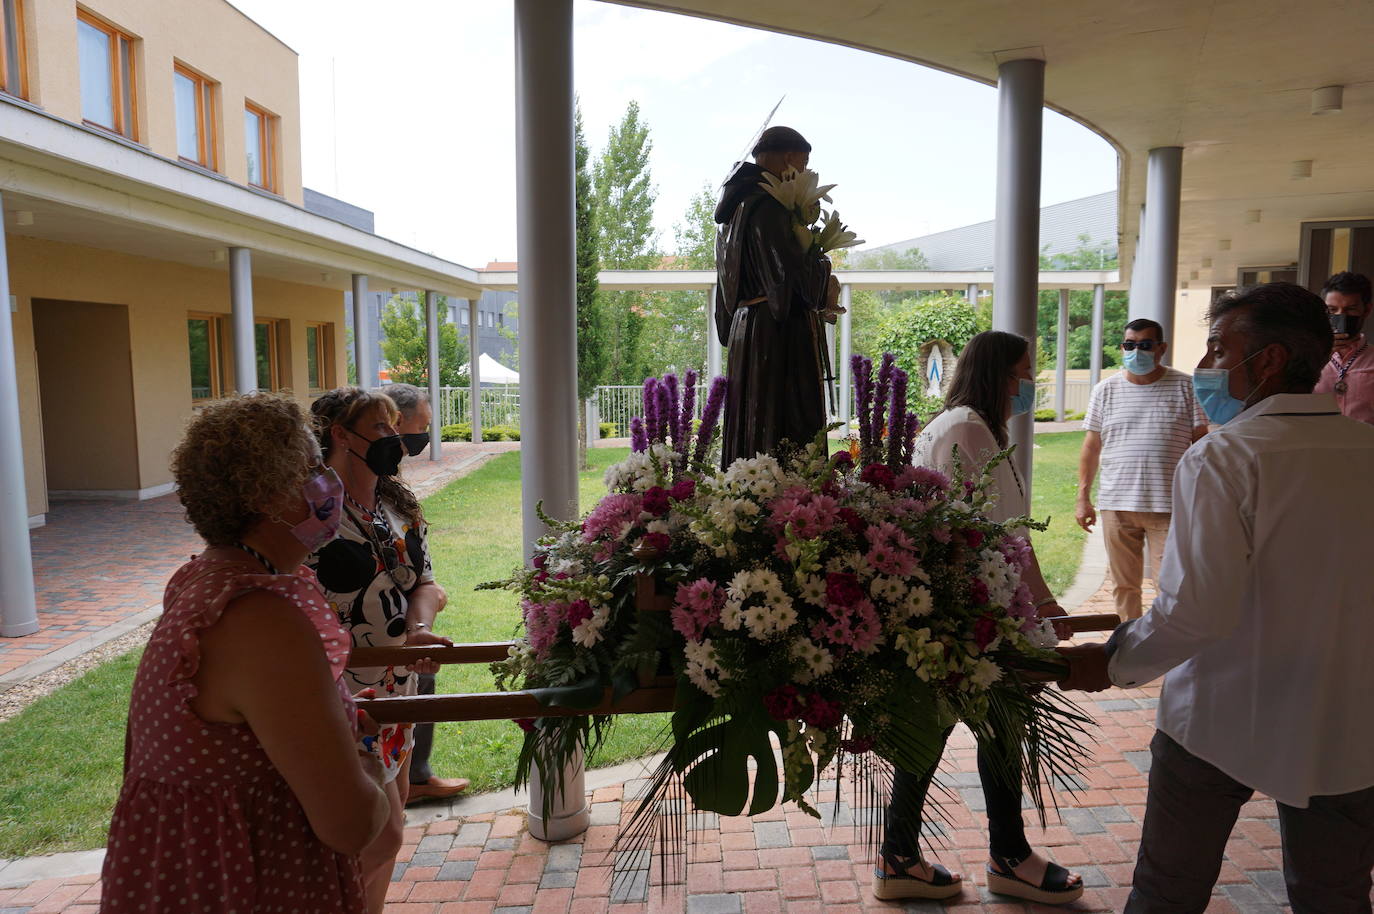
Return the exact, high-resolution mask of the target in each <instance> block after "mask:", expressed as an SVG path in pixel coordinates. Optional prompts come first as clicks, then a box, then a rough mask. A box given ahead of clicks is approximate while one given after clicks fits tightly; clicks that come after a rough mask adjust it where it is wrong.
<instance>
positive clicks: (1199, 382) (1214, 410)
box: [1193, 350, 1263, 425]
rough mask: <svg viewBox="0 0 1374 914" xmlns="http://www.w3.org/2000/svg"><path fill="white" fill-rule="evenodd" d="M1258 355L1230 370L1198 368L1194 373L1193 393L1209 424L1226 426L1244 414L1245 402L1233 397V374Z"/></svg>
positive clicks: (1249, 357) (1248, 358) (1252, 391)
mask: <svg viewBox="0 0 1374 914" xmlns="http://www.w3.org/2000/svg"><path fill="white" fill-rule="evenodd" d="M1260 352H1263V350H1260ZM1257 355H1259V352H1256V353H1254V354H1252V355H1250V356H1248V357H1247V358H1246V359H1245V361H1244V362H1241V363H1240V365H1232V366H1231V367H1230V368H1198V369H1195V370H1194V371H1193V393H1194V394H1196V395H1197V402H1198V405H1199V406H1201V407H1202V411H1203V412H1204V413H1206V414H1207V421H1208V422H1210V423H1212V424H1213V425H1225V424H1226V423H1228V422H1230V421H1231V420H1232V419H1234V418H1236V416H1239V415H1240V414H1241V413H1242V412H1244V410H1245V400H1241V399H1239V398H1237V397H1233V396H1231V372H1233V371H1235V370H1236V369H1237V368H1239V367H1240V366H1241V365H1244V364H1245V362H1248V361H1250V359H1253V358H1254V357H1255V356H1257ZM1260 383H1263V382H1260ZM1255 386H1256V387H1258V386H1259V385H1258V384H1257V385H1255ZM1254 392H1255V389H1254V388H1251V390H1250V393H1254ZM1248 398H1249V396H1248V395H1247V399H1248Z"/></svg>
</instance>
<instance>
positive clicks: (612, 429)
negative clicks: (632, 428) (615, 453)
mask: <svg viewBox="0 0 1374 914" xmlns="http://www.w3.org/2000/svg"><path fill="white" fill-rule="evenodd" d="M619 431H620V429H618V428H616V426H615V423H614V422H602V423H601V437H602V438H614V437H615V436H616V433H617V432H619Z"/></svg>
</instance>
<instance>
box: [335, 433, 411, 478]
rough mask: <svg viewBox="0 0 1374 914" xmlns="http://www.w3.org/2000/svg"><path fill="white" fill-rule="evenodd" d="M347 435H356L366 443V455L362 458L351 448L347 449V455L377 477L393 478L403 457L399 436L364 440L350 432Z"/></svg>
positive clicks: (399, 467)
mask: <svg viewBox="0 0 1374 914" xmlns="http://www.w3.org/2000/svg"><path fill="white" fill-rule="evenodd" d="M349 434H352V435H357V436H358V437H359V438H362V439H363V440H364V441H366V442H367V443H368V444H367V455H366V456H363V455H362V454H359V453H358V452H357V451H355V450H353V448H349V449H348V453H350V454H352V455H353V456H354V457H357V458H358V459H359V460H361V461H362V462H363V463H365V464H367V468H368V469H369V470H371V471H372V472H374V473H376V474H377V475H378V476H395V475H396V473H397V472H398V471H399V470H400V469H401V457H402V456H404V450H403V447H404V446H403V445H402V444H401V436H400V435H383V436H382V437H381V438H364V437H363V436H362V435H358V433H357V432H353V431H350V432H349Z"/></svg>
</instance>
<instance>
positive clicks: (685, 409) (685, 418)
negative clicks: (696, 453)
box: [677, 368, 697, 463]
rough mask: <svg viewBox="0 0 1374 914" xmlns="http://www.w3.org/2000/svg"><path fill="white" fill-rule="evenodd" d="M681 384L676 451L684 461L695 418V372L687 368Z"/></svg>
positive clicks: (690, 440)
mask: <svg viewBox="0 0 1374 914" xmlns="http://www.w3.org/2000/svg"><path fill="white" fill-rule="evenodd" d="M682 385H683V386H682V426H681V432H680V433H679V435H678V438H677V452H678V453H679V454H681V455H682V462H683V463H686V462H687V456H688V454H687V449H688V447H689V446H690V445H691V443H692V420H693V419H694V418H696V411H697V373H696V372H695V371H693V370H692V369H690V368H689V369H687V374H686V376H685V377H684V378H683V379H682Z"/></svg>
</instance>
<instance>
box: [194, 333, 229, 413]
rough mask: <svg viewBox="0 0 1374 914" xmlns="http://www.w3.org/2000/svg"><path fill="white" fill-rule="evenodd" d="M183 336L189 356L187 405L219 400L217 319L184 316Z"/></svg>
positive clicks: (220, 385) (221, 388)
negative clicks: (185, 336) (189, 377)
mask: <svg viewBox="0 0 1374 914" xmlns="http://www.w3.org/2000/svg"><path fill="white" fill-rule="evenodd" d="M186 333H187V338H188V343H189V346H190V356H191V401H192V402H193V403H195V402H201V401H205V400H213V399H215V398H217V397H220V396H222V395H223V393H224V380H223V375H222V374H221V372H222V370H223V369H222V367H221V365H222V362H221V358H220V352H221V346H222V342H221V339H220V318H219V317H218V316H216V315H213V314H190V315H187V318H186Z"/></svg>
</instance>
